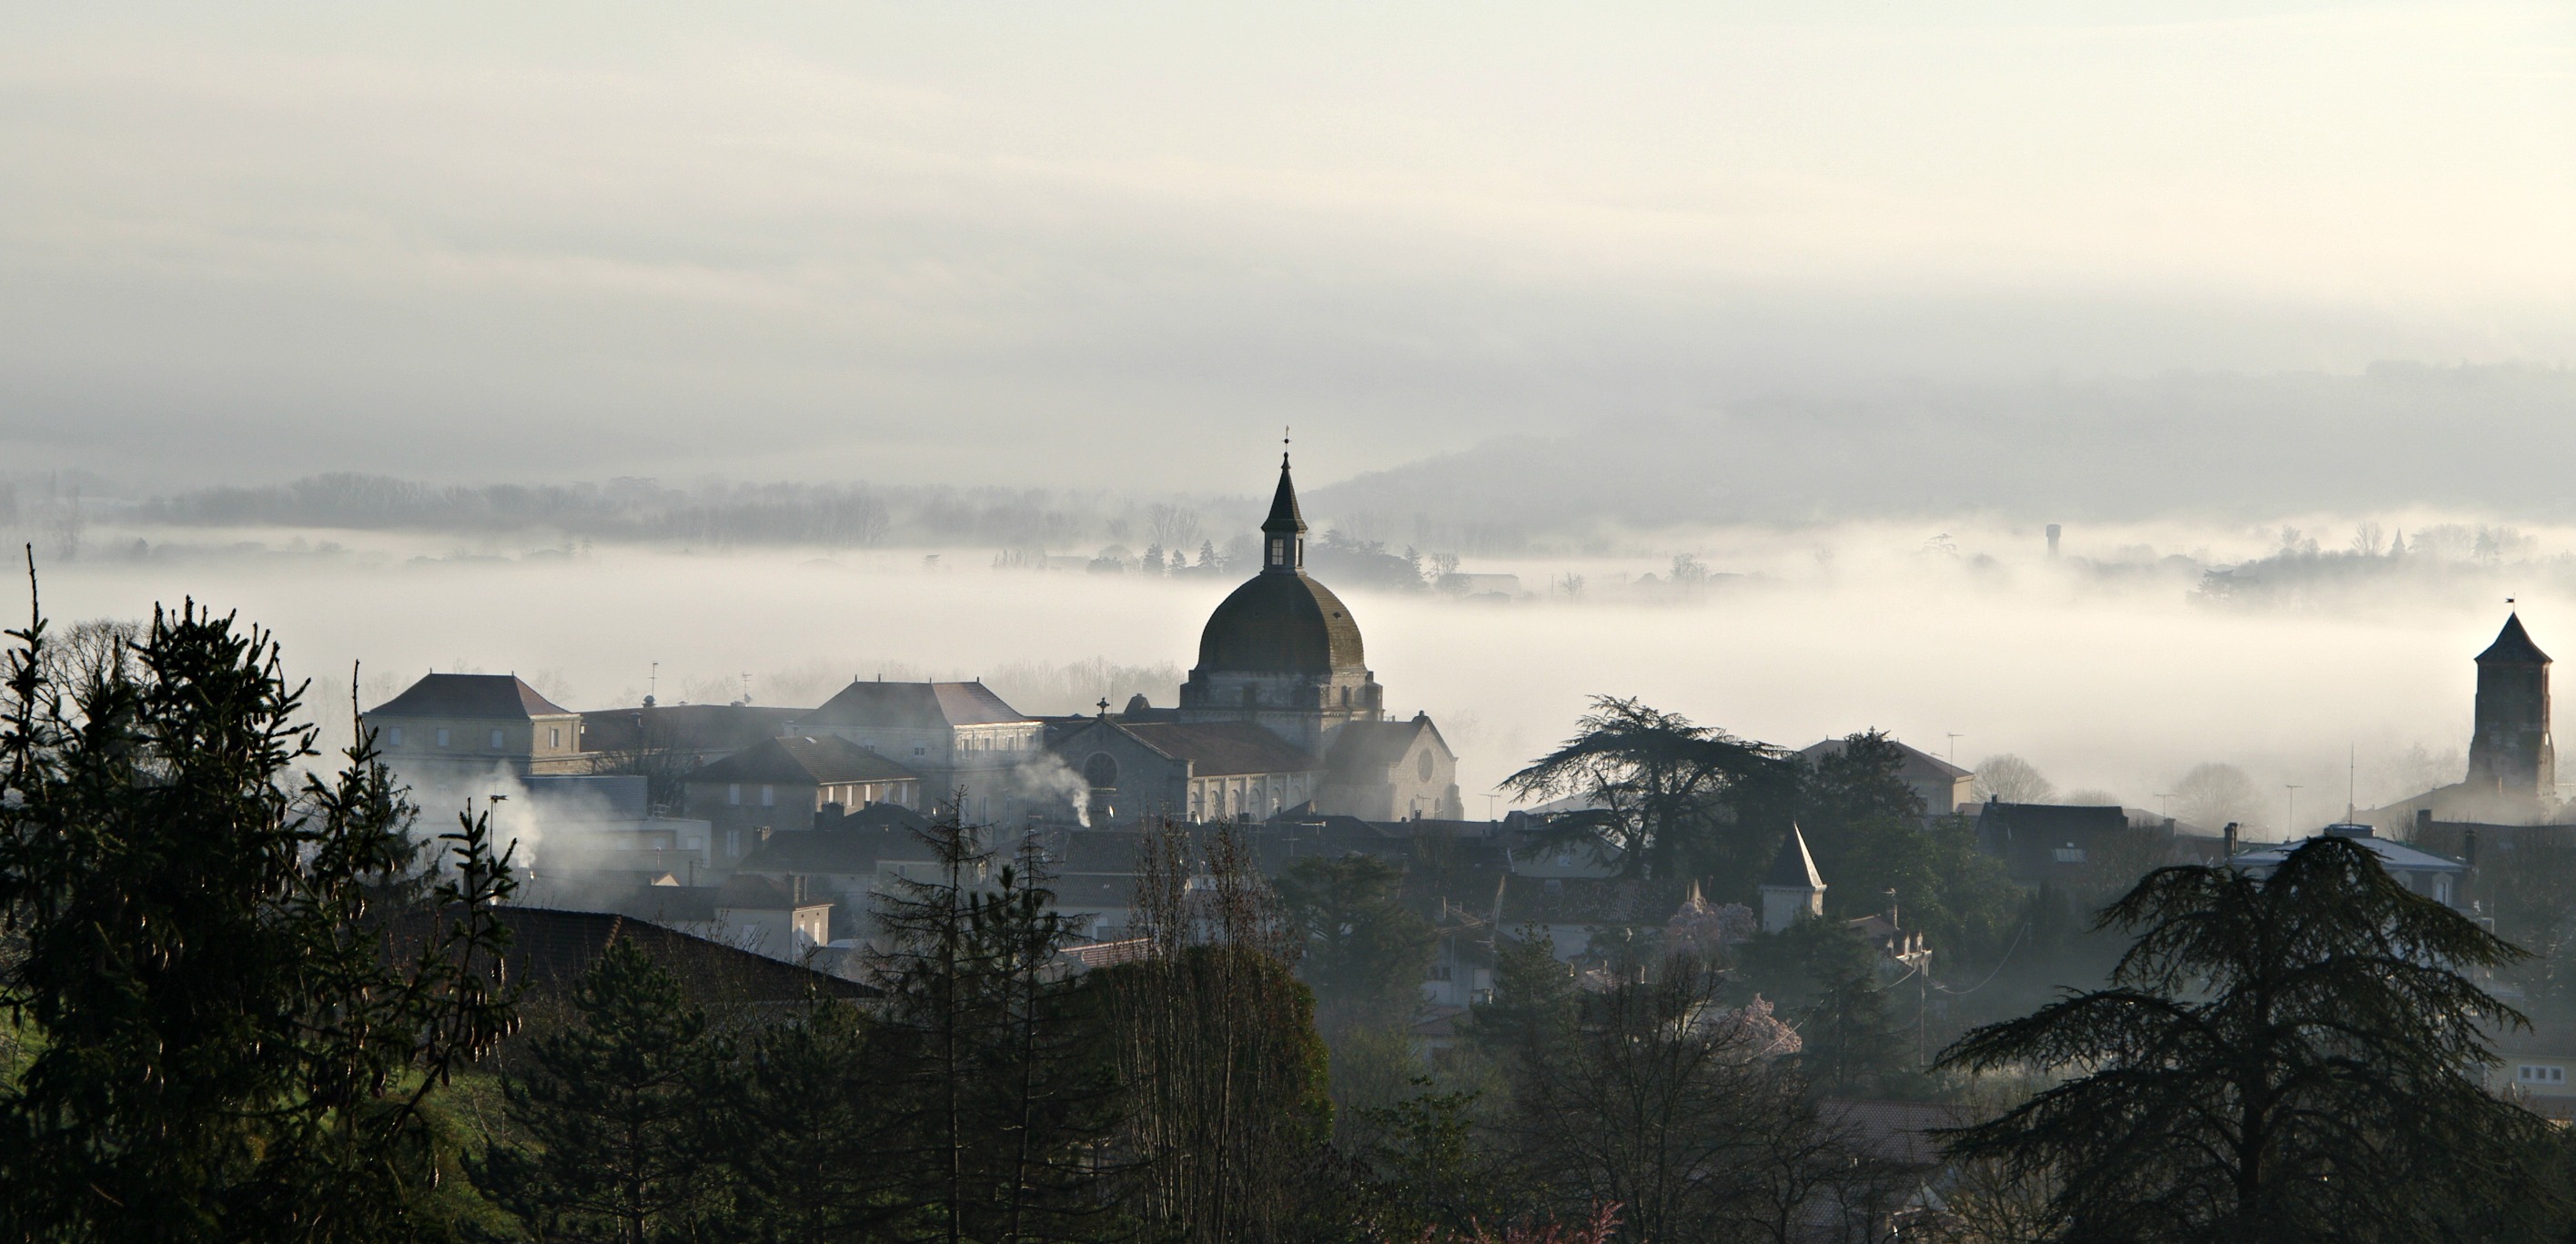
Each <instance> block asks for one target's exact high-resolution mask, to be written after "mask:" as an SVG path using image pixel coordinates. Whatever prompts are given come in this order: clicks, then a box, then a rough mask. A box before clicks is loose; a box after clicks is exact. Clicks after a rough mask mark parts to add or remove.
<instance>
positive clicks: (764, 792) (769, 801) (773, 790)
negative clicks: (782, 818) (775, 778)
mask: <svg viewBox="0 0 2576 1244" xmlns="http://www.w3.org/2000/svg"><path fill="white" fill-rule="evenodd" d="M760 806H761V807H764V808H775V807H777V806H778V788H777V787H775V786H772V785H770V784H769V783H767V782H763V783H761V784H760Z"/></svg>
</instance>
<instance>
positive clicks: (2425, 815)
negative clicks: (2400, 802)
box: [2415, 808, 2433, 842]
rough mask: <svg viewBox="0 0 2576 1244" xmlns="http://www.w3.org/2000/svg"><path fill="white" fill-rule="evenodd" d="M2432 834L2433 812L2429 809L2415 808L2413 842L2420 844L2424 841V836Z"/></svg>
mask: <svg viewBox="0 0 2576 1244" xmlns="http://www.w3.org/2000/svg"><path fill="white" fill-rule="evenodd" d="M2432 832H2433V810H2432V809H2431V808H2417V809H2415V841H2417V842H2422V841H2424V837H2425V835H2427V834H2430V833H2432Z"/></svg>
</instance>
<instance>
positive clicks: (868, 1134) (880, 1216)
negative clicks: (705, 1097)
mask: <svg viewBox="0 0 2576 1244" xmlns="http://www.w3.org/2000/svg"><path fill="white" fill-rule="evenodd" d="M892 1046H893V1042H892V1041H891V1040H890V1039H889V1037H888V1033H887V1031H886V1029H885V1027H884V1026H883V1025H882V1024H879V1023H878V1022H876V1021H875V1020H873V1019H871V1018H870V1017H869V1016H868V1015H867V1014H866V1013H865V1012H863V1011H861V1010H860V1009H859V1008H858V1007H856V1006H853V1005H851V1004H849V1003H846V1002H819V1003H816V1004H814V1005H813V1006H811V1007H810V1008H808V1009H807V1010H806V1012H805V1013H804V1014H802V1015H800V1016H798V1017H797V1018H796V1019H795V1020H793V1021H791V1022H788V1023H783V1024H776V1025H772V1026H770V1027H768V1028H765V1029H763V1030H761V1031H759V1032H757V1033H755V1034H753V1035H752V1037H751V1038H750V1042H749V1045H748V1048H747V1049H746V1050H745V1051H744V1057H743V1065H742V1069H741V1075H740V1078H739V1079H738V1080H737V1081H736V1089H737V1091H736V1093H735V1094H734V1095H733V1096H732V1097H731V1098H729V1099H728V1101H726V1102H725V1103H722V1105H721V1106H720V1108H717V1109H715V1110H712V1111H711V1112H710V1118H711V1122H713V1123H714V1124H715V1125H716V1130H717V1133H718V1134H717V1138H716V1148H717V1150H718V1151H719V1152H721V1153H723V1154H725V1155H727V1157H728V1160H729V1161H730V1162H731V1163H732V1164H733V1166H734V1168H735V1170H736V1171H737V1172H738V1173H739V1177H740V1194H739V1198H738V1205H737V1211H736V1213H735V1214H734V1216H733V1218H732V1220H731V1225H732V1226H733V1227H734V1228H735V1229H736V1231H737V1232H738V1233H739V1234H740V1235H741V1236H742V1237H744V1238H747V1239H755V1240H768V1241H778V1242H779V1244H789V1242H792V1241H805V1240H825V1239H828V1240H845V1241H868V1240H895V1239H909V1238H915V1236H916V1234H917V1232H918V1230H919V1228H920V1221H919V1219H920V1215H919V1214H918V1212H917V1211H916V1210H914V1209H913V1208H911V1207H910V1206H909V1204H908V1203H907V1202H908V1197H907V1196H906V1190H905V1188H904V1186H903V1174H904V1172H903V1170H902V1168H901V1167H900V1166H899V1165H898V1164H895V1163H891V1162H888V1161H887V1160H886V1156H887V1155H888V1154H891V1153H895V1152H898V1151H899V1150H900V1148H901V1141H900V1139H899V1137H898V1135H897V1133H896V1127H897V1124H898V1121H899V1118H900V1116H899V1112H898V1110H897V1109H896V1104H895V1103H894V1102H893V1101H892V1100H890V1095H889V1094H888V1092H887V1088H888V1086H887V1084H886V1082H885V1081H886V1069H887V1067H888V1066H889V1065H891V1064H892V1062H893V1060H894V1058H895V1056H896V1055H895V1051H894V1049H893V1048H892Z"/></svg>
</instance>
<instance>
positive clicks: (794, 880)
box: [787, 873, 805, 907]
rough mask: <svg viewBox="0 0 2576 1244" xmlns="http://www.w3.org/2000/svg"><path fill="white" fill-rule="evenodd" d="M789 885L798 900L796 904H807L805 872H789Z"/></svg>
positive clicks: (800, 905)
mask: <svg viewBox="0 0 2576 1244" xmlns="http://www.w3.org/2000/svg"><path fill="white" fill-rule="evenodd" d="M787 886H788V889H789V891H790V893H791V894H792V895H793V896H794V898H795V900H796V904H797V906H799V907H802V906H804V905H805V874H803V873H789V874H788V875H787Z"/></svg>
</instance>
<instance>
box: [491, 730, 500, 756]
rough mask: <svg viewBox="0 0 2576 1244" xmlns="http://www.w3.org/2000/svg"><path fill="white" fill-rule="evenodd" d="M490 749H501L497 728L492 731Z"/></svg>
mask: <svg viewBox="0 0 2576 1244" xmlns="http://www.w3.org/2000/svg"><path fill="white" fill-rule="evenodd" d="M492 750H493V751H496V752H497V751H499V750H501V732H500V731H498V730H495V731H493V732H492Z"/></svg>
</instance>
